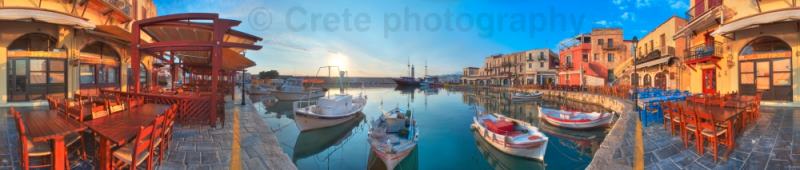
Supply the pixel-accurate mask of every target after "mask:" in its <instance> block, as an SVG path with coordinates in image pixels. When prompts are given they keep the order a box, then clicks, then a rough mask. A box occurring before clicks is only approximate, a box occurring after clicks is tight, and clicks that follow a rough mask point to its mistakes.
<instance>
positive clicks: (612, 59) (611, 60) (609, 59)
mask: <svg viewBox="0 0 800 170" xmlns="http://www.w3.org/2000/svg"><path fill="white" fill-rule="evenodd" d="M607 60H608V62H614V53H608V59H607Z"/></svg>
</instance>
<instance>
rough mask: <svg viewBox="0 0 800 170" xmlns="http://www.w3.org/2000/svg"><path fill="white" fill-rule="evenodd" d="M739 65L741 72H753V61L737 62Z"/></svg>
mask: <svg viewBox="0 0 800 170" xmlns="http://www.w3.org/2000/svg"><path fill="white" fill-rule="evenodd" d="M739 67H740V68H741V70H742V73H752V72H753V62H742V63H740V64H739Z"/></svg>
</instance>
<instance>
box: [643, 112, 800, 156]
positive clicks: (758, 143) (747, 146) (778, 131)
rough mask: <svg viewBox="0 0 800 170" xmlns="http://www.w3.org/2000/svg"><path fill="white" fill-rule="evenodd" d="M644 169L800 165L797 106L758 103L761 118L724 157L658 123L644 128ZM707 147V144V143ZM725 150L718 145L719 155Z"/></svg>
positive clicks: (799, 119) (740, 137)
mask: <svg viewBox="0 0 800 170" xmlns="http://www.w3.org/2000/svg"><path fill="white" fill-rule="evenodd" d="M644 136H645V164H646V165H645V166H647V168H646V169H664V170H667V169H670V170H671V169H759V170H760V169H800V110H798V109H792V108H775V107H762V108H761V118H759V119H758V121H757V123H756V124H755V125H751V126H750V127H749V128H747V129H746V130H745V132H744V133H743V134H740V136H739V137H738V138H737V139H736V147H735V148H734V151H733V152H732V153H731V154H730V155H729V158H728V159H725V158H724V156H721V158H720V160H718V161H717V162H714V160H713V156H712V154H711V151H710V149H706V150H707V151H706V153H704V154H702V155H700V154H698V153H697V152H696V151H695V150H694V149H692V148H694V146H693V145H691V144H690V146H689V148H690V149H685V148H684V146H683V143H682V142H681V139H680V137H678V136H672V135H670V134H669V132H667V131H666V129H664V128H663V126H662V124H660V123H659V124H653V125H652V126H650V127H647V128H645V135H644ZM707 148H708V147H707ZM725 152H726V150H725V149H724V148H723V147H721V149H720V153H721V154H720V155H723V154H722V153H725Z"/></svg>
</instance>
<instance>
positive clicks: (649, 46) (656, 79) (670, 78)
mask: <svg viewBox="0 0 800 170" xmlns="http://www.w3.org/2000/svg"><path fill="white" fill-rule="evenodd" d="M686 22H687V21H686V20H685V19H683V18H680V17H677V16H673V17H670V18H669V19H667V20H666V21H664V22H663V23H661V24H660V25H658V26H657V27H656V28H655V29H653V30H652V31H650V32H649V33H647V35H645V36H644V37H642V39H640V40H639V42H638V43H637V46H636V55H635V56H636V57H637V58H636V74H633V72H632V69H631V68H633V67H630V66H629V69H627V71H626V75H629V76H628V77H638V78H634V80H639V81H637V82H636V83H638V87H646V88H661V89H678V88H679V86H680V84H679V82H680V81H678V80H679V79H680V78H681V75H680V74H679V73H680V70H681V69H683V68H685V67H684V65H683V64H681V63H679V60H680V59H681V58H683V56H684V53H682V51H684V48H685V40H684V38H683V37H679V38H678V39H673V37H674V36H675V33H676V32H678V30H679V29H681V28H683V27H684V26H686ZM628 62H633V61H632V60H629V61H628Z"/></svg>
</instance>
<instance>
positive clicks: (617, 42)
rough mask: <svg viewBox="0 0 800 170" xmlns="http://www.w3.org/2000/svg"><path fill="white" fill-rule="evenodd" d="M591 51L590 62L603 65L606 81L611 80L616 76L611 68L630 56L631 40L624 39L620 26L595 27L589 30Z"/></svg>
mask: <svg viewBox="0 0 800 170" xmlns="http://www.w3.org/2000/svg"><path fill="white" fill-rule="evenodd" d="M590 35H591V40H592V52H591V56H590V58H589V61H590V62H593V63H597V64H600V65H603V66H605V67H606V68H608V69H609V70H608V71H607V73H606V74H607V75H608V77H607V80H606V81H607V82H613V81H615V80H616V79H617V77H618V76H616V75H614V71H613V69H614V68H616V67H617V65H620V64H621V63H623V62H624V61H626V60H627V59H628V58H630V57H629V56H631V54H630V53H631V52H630V49H631V45H632V44H631V42H630V41H625V40H624V37H623V32H622V29H620V28H595V29H592V32H591V34H590Z"/></svg>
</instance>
